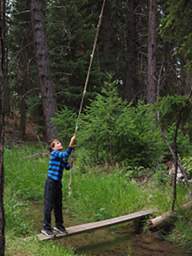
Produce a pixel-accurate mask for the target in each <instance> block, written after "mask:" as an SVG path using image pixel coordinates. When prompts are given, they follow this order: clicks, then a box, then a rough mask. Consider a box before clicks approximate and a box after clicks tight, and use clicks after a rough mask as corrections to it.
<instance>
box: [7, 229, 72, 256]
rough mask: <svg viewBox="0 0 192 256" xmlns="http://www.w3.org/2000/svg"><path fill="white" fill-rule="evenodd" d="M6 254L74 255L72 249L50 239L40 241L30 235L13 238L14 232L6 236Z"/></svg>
mask: <svg viewBox="0 0 192 256" xmlns="http://www.w3.org/2000/svg"><path fill="white" fill-rule="evenodd" d="M7 244H8V248H7V250H6V255H7V256H13V255H18V256H21V255H24V256H39V255H41V256H53V255H54V256H74V253H73V252H72V251H69V250H66V249H65V248H63V246H61V245H59V244H56V243H54V242H52V241H49V243H42V242H39V241H37V239H35V238H33V237H30V238H26V239H22V238H19V239H18V238H15V236H14V234H9V235H8V236H7Z"/></svg>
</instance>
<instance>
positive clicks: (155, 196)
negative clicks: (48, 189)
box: [5, 145, 192, 256]
mask: <svg viewBox="0 0 192 256" xmlns="http://www.w3.org/2000/svg"><path fill="white" fill-rule="evenodd" d="M42 150H45V149H42V148H40V147H38V146H29V145H28V146H18V147H15V148H14V149H6V150H5V174H6V179H5V181H6V186H5V208H6V223H7V224H6V231H7V232H6V233H7V254H6V255H41V256H42V255H48V256H49V255H53V256H60V255H62V256H63V255H64V256H65V255H66V256H68V255H73V252H72V251H67V250H64V248H63V247H61V246H59V245H58V244H55V243H51V242H50V243H49V244H46V245H44V244H42V243H39V242H38V241H37V240H36V239H35V238H32V239H30V240H29V239H24V237H29V236H32V235H34V233H35V232H36V231H35V228H34V227H35V223H34V222H35V220H33V219H32V218H30V219H29V217H28V216H27V212H28V211H30V207H31V202H33V201H36V202H40V203H42V202H43V188H44V182H45V179H46V175H47V162H48V159H47V158H46V157H44V158H33V157H32V158H31V156H32V155H33V154H34V153H37V152H38V151H39V152H42ZM73 171H74V174H73V193H72V196H71V197H70V198H69V197H67V196H66V195H67V192H68V190H67V183H68V180H69V173H67V172H66V173H65V175H64V197H65V198H64V200H65V205H66V206H67V208H68V209H69V211H70V214H71V215H72V216H73V218H75V219H78V221H79V222H81V221H95V220H101V219H105V218H110V217H114V216H118V215H122V214H127V213H129V212H134V211H137V210H141V209H148V208H156V209H158V212H159V213H161V212H164V211H167V210H169V209H170V206H171V187H170V185H169V184H167V183H163V184H160V183H159V180H158V178H154V179H153V180H152V181H151V182H149V183H147V184H146V185H145V186H144V185H139V184H137V183H136V182H134V181H130V180H129V179H128V178H126V176H125V175H124V174H122V172H121V171H120V170H119V169H114V170H113V171H111V172H110V173H108V174H106V173H103V172H101V171H99V172H98V170H97V169H91V170H89V171H86V172H84V173H82V172H81V171H82V170H79V169H75V168H74V170H73ZM178 195H179V196H178V204H182V202H185V201H186V190H185V188H184V187H183V186H179V187H178ZM183 216H184V215H183V214H182V213H181V215H180V218H179V220H178V221H177V224H176V229H175V232H174V233H173V234H172V236H171V239H173V240H177V239H178V240H179V241H180V242H181V243H184V242H185V241H187V243H189V238H190V237H191V235H192V231H191V230H192V229H191V225H189V222H190V221H189V216H190V215H189V213H188V214H187V215H185V217H183ZM190 224H191V223H190ZM40 228H41V227H40Z"/></svg>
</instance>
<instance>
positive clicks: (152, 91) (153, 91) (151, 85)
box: [147, 0, 157, 103]
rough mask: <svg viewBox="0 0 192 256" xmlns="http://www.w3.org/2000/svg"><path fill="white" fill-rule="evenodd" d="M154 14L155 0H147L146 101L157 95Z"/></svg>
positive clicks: (152, 101)
mask: <svg viewBox="0 0 192 256" xmlns="http://www.w3.org/2000/svg"><path fill="white" fill-rule="evenodd" d="M156 16H157V2H156V0H149V21H148V34H149V35H148V82H147V102H148V103H154V102H155V101H156V97H157V85H156V83H157V81H156V48H157V46H156Z"/></svg>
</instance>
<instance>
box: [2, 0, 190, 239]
mask: <svg viewBox="0 0 192 256" xmlns="http://www.w3.org/2000/svg"><path fill="white" fill-rule="evenodd" d="M102 2H103V1H91V0H89V1H88V0H73V1H62V0H49V1H44V0H43V1H38V0H31V1H27V0H19V1H18V0H13V1H8V0H7V1H1V3H2V5H1V7H2V8H1V28H3V29H1V33H2V36H1V38H3V40H4V41H3V44H1V51H2V52H3V54H1V58H2V59H1V60H2V61H1V65H2V68H1V71H2V72H1V79H3V80H1V81H3V83H1V86H2V85H4V86H2V88H3V89H4V93H3V94H1V99H3V100H2V101H1V104H2V110H3V111H1V112H2V113H1V116H2V122H1V124H3V116H4V117H5V124H6V129H5V153H6V150H7V152H9V150H10V149H12V147H14V146H15V145H21V144H22V143H23V142H24V141H27V142H29V141H32V142H36V143H37V142H41V145H43V143H44V142H47V141H49V140H50V139H51V138H53V137H55V136H59V138H61V139H62V140H63V141H64V144H65V145H67V143H68V141H69V138H70V136H71V135H72V134H73V132H74V128H75V121H76V118H77V113H78V109H79V105H80V101H81V97H82V91H83V86H84V83H85V78H86V74H87V69H88V65H89V60H90V54H91V51H92V45H93V41H94V37H95V33H96V25H97V22H98V18H99V14H100V10H101V5H102ZM191 7H192V3H191V2H190V1H186V0H178V1H174V0H159V1H156V0H153V1H152V0H151V1H145V0H144V1H140V0H118V1H116V0H111V1H106V4H105V9H104V14H103V18H102V25H101V28H100V34H99V40H98V44H97V47H96V52H95V56H94V62H93V66H92V70H91V76H90V81H89V85H88V89H87V94H86V98H85V104H84V111H83V113H82V115H81V117H80V123H79V128H80V129H79V132H78V148H77V152H76V158H77V160H76V166H78V169H79V170H80V171H82V170H83V172H86V170H90V169H91V168H93V167H94V168H95V167H97V168H102V169H108V170H109V169H111V172H112V170H113V169H114V168H118V170H119V169H120V170H121V173H123V175H126V177H128V179H136V180H142V179H143V178H147V179H148V178H151V177H156V178H155V179H158V181H159V182H160V183H161V182H165V183H166V181H167V180H168V177H167V171H166V168H165V165H164V163H165V162H166V161H168V160H173V161H174V162H175V165H176V166H177V165H178V161H180V162H179V164H182V166H184V167H185V170H186V172H187V175H188V177H189V178H190V177H191V172H192V167H191V163H192V156H191V153H192V146H191V141H192V125H191V119H192V115H191V107H192V105H191V103H192V102H191V80H192V48H191V44H192V30H191V27H190V26H189V24H191V20H192V8H191ZM2 95H3V96H2ZM2 127H3V126H2ZM2 137H3V135H2ZM1 144H3V140H2V142H1ZM44 145H46V144H44ZM45 147H46V146H45ZM170 148H171V149H172V152H171V151H170ZM5 173H6V172H5ZM1 174H2V176H1V177H3V172H1ZM1 181H3V179H1ZM175 185H176V184H175ZM175 195H176V187H174V192H173V196H175ZM175 199H176V198H175ZM170 205H171V203H170ZM101 215H102V214H101ZM103 216H105V214H103ZM184 240H185V239H184Z"/></svg>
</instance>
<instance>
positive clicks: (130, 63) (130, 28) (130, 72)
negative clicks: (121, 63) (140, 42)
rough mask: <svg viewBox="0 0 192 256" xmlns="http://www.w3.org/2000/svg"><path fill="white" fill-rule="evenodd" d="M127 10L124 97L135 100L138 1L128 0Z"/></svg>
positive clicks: (136, 84) (136, 85)
mask: <svg viewBox="0 0 192 256" xmlns="http://www.w3.org/2000/svg"><path fill="white" fill-rule="evenodd" d="M127 5H128V12H127V55H126V58H127V74H126V82H125V88H124V97H125V99H127V100H128V101H131V100H135V99H136V97H137V93H138V79H137V47H136V40H137V39H136V38H137V31H136V7H137V1H136V0H131V1H128V3H127Z"/></svg>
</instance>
